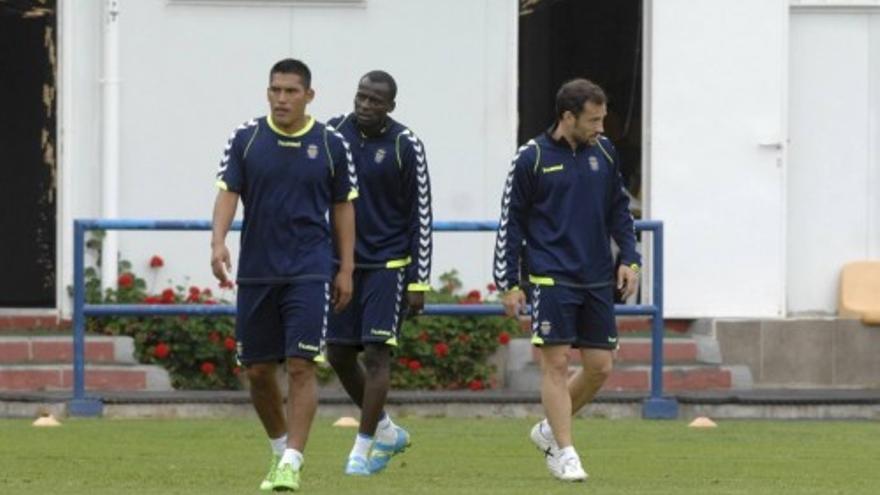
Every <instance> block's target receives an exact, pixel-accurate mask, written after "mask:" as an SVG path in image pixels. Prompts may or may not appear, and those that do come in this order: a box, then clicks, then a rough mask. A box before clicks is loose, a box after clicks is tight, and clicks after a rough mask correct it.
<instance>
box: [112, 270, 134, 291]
mask: <svg viewBox="0 0 880 495" xmlns="http://www.w3.org/2000/svg"><path fill="white" fill-rule="evenodd" d="M116 283H117V284H118V285H119V288H120V289H129V288H131V287H132V286H133V285H134V275H132V274H130V273H128V272H126V273H123V274H122V275H120V276H119V279H118V280H117V281H116Z"/></svg>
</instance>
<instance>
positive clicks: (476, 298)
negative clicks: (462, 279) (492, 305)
mask: <svg viewBox="0 0 880 495" xmlns="http://www.w3.org/2000/svg"><path fill="white" fill-rule="evenodd" d="M482 301H483V296H482V295H480V291H478V290H476V289H475V290H472V291H470V292H468V293H467V295H466V296H464V299H462V300H460V301H458V302H459V304H480V303H481V302H482Z"/></svg>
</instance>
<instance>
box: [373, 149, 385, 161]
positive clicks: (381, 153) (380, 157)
mask: <svg viewBox="0 0 880 495" xmlns="http://www.w3.org/2000/svg"><path fill="white" fill-rule="evenodd" d="M384 159H385V150H384V149H382V148H379V149H377V150H376V156H375V160H376V163H382V160H384Z"/></svg>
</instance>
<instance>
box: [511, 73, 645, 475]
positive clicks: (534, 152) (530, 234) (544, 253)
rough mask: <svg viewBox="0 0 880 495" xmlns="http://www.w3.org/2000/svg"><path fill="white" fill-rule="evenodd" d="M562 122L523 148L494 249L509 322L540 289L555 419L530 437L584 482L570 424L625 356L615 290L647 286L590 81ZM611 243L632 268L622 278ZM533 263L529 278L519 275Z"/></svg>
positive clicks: (557, 470)
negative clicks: (573, 354) (641, 280)
mask: <svg viewBox="0 0 880 495" xmlns="http://www.w3.org/2000/svg"><path fill="white" fill-rule="evenodd" d="M556 114H557V121H556V123H555V124H554V125H553V127H551V128H550V129H549V130H548V131H547V132H546V133H544V134H542V135H540V136H538V137H536V138H535V139H532V140H530V141H529V142H528V143H526V144H525V145H524V146H522V147H520V148H519V150H517V153H516V155H515V156H514V158H513V163H512V165H511V170H510V174H509V175H508V177H507V182H506V183H505V185H504V194H503V199H502V203H501V222H500V225H499V229H498V235H497V238H496V243H495V267H494V275H495V283H496V285H497V286H498V288H499V290H501V291H503V292H502V293H503V298H502V302H503V304H504V309H505V311H506V313H507V314H508V315H509V316H516V315H517V314H519V311H520V309H521V308H523V306H524V305H525V295H524V293H523V291H522V290H521V289H520V288H519V281H520V278H521V276H522V277H526V276H527V277H528V280H529V282H530V283H531V286H532V293H531V303H532V315H531V316H532V343H533V344H534V345H535V346H537V347H538V348H540V350H541V403H542V404H543V406H544V412H545V414H546V415H547V417H546V419H544V420H542V421H541V422H539V423H538V424H536V425H535V426H534V428H532V431H531V434H530V437H531V439H532V441H533V442H534V443H535V445H536V446H538V448H539V449H540V450H541V451H542V452H544V455H545V458H546V462H547V467H548V468H549V470H550V472H551V473H552V474H553V475H554V476H556V477H557V478H559V479H561V480H565V481H583V480H585V479H586V478H587V473H586V472H585V471H584V469H583V467H582V466H581V461H580V458H579V457H578V454H577V452H575V450H574V446H573V442H572V434H571V417H572V415H573V414H575V413H577V412H578V411H579V410H580V409H581V408H582V407H584V406H585V405H586V404H588V403H589V402H590V401H591V400H592V399H593V397H594V396H595V394H596V392H598V391H599V389H600V388H601V387H602V384H603V383H604V382H605V380H606V379H607V378H608V375H609V374H610V373H611V368H612V351H614V350H615V349H617V345H618V344H617V328H616V323H615V320H614V290H615V286H616V289H617V290H618V291H619V292H620V293H621V294H622V295H623V296H624V299H626V298H628V297H629V296H631V295H632V294H634V293H635V292H636V290H637V288H638V273H639V264H640V262H641V259H640V256H639V254H638V252H637V251H636V238H635V232H634V230H633V220H632V217H631V216H630V213H629V207H628V204H629V200H628V198H627V195H626V194H625V193H624V191H623V186H622V182H621V178H620V172H619V167H620V163H619V162H620V160H619V159H618V157H617V152H616V151H615V149H614V146H613V145H612V144H611V142H610V141H609V140H608V139H607V138H606V137H604V136H602V131H603V126H602V121H603V119H604V117H605V114H606V97H605V93H604V91H602V88H600V87H599V86H598V85H596V84H594V83H592V82H590V81H588V80H586V79H575V80H573V81H570V82H568V83H565V84H564V85H563V86H562V87H561V88H560V89H559V92H558V93H557V94H556ZM609 238H613V239H614V240H615V241H616V242H617V245H618V246H619V247H620V250H621V259H622V260H623V263H622V264H621V266H620V268H619V269H618V270H617V273H616V274H615V273H614V262H613V260H612V257H611V248H610V241H609ZM523 258H525V259H526V260H527V265H528V272H529V273H528V274H526V273H522V274H520V273H519V269H518V267H520V266H521V265H520V262H521V260H522V259H523ZM571 347H574V348H577V349H579V350H580V356H581V363H582V365H583V367H582V368H581V370H579V371H578V372H577V373H576V374H575V375H574V376H572V377H571V379H568V354H569V349H570V348H571Z"/></svg>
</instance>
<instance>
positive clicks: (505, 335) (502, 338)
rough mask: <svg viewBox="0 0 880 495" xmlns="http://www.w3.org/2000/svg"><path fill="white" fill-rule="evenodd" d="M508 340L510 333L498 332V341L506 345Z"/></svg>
mask: <svg viewBox="0 0 880 495" xmlns="http://www.w3.org/2000/svg"><path fill="white" fill-rule="evenodd" d="M508 342H510V334H509V333H507V332H501V333H499V334H498V343H499V344H501V345H507V343H508Z"/></svg>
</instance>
